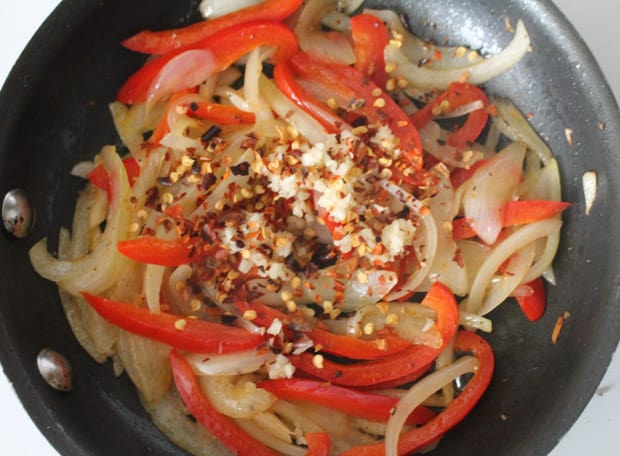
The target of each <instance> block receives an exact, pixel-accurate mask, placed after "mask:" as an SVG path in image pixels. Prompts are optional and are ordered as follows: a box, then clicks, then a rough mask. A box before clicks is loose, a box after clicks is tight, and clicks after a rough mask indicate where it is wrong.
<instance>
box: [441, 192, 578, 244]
mask: <svg viewBox="0 0 620 456" xmlns="http://www.w3.org/2000/svg"><path fill="white" fill-rule="evenodd" d="M569 206H570V203H567V202H563V201H548V200H530V201H528V200H524V201H510V202H508V203H506V205H505V206H504V210H503V211H504V223H503V226H504V227H508V226H516V225H526V224H528V223H533V222H537V221H539V220H544V219H546V218H549V217H553V216H555V215H557V214H559V213H561V212H562V211H563V210H564V209H566V208H567V207H569ZM475 236H476V232H475V231H474V229H473V228H472V227H471V225H470V224H469V222H468V220H467V219H466V218H460V219H456V220H454V221H453V222H452V238H453V239H454V240H455V241H459V240H461V239H469V238H472V237H475Z"/></svg>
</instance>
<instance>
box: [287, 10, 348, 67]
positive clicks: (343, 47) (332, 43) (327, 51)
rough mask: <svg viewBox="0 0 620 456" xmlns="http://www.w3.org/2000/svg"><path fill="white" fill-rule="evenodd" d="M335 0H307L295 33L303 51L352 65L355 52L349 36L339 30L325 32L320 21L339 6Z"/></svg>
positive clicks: (322, 58) (334, 61) (330, 60)
mask: <svg viewBox="0 0 620 456" xmlns="http://www.w3.org/2000/svg"><path fill="white" fill-rule="evenodd" d="M337 3H338V2H337V1H335V0H315V1H312V2H307V3H306V4H305V5H304V7H303V10H302V11H301V14H300V15H299V19H298V21H297V24H296V26H295V34H296V35H297V39H298V40H299V47H300V48H301V50H302V51H304V52H307V53H308V54H311V55H316V56H319V57H320V58H321V60H324V61H328V62H333V63H340V64H343V65H350V64H352V63H355V52H354V51H353V47H352V46H351V43H350V42H349V40H348V39H347V37H346V36H345V35H344V34H342V33H339V32H334V31H330V32H323V31H321V30H320V21H321V19H322V18H323V16H325V14H327V13H328V12H329V11H333V10H335V9H336V8H337V6H338V5H337Z"/></svg>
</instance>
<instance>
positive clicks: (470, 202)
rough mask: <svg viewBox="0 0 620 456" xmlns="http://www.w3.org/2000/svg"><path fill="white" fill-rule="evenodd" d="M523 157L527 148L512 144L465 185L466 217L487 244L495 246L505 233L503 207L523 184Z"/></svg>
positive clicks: (464, 204)
mask: <svg viewBox="0 0 620 456" xmlns="http://www.w3.org/2000/svg"><path fill="white" fill-rule="evenodd" d="M524 156H525V145H524V144H523V143H512V144H511V145H509V146H508V147H506V148H505V149H503V150H502V151H501V152H499V153H498V154H497V155H496V156H494V157H493V158H491V159H490V160H489V161H488V162H487V163H485V164H484V165H483V166H481V167H480V168H479V169H478V170H477V171H476V172H475V173H474V175H473V176H472V178H471V179H470V180H469V181H468V182H467V184H466V185H467V189H466V190H465V194H464V195H463V206H464V209H465V217H466V218H467V220H468V221H469V224H470V225H471V227H472V228H473V230H474V231H475V232H476V234H477V235H478V237H479V238H480V239H482V240H483V241H484V242H486V243H487V244H493V243H494V242H495V240H496V239H497V236H498V235H499V233H500V231H501V229H502V226H503V222H504V213H503V207H504V206H505V205H506V203H507V202H508V201H510V200H511V199H512V197H513V195H514V193H515V191H516V188H517V185H518V184H519V182H520V181H521V172H522V171H521V170H522V164H523V157H524Z"/></svg>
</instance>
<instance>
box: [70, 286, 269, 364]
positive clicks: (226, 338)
mask: <svg viewBox="0 0 620 456" xmlns="http://www.w3.org/2000/svg"><path fill="white" fill-rule="evenodd" d="M82 296H83V297H84V299H86V301H88V303H89V304H90V305H91V306H92V307H93V309H95V310H96V311H97V313H98V314H99V315H101V316H102V317H103V318H104V319H105V320H107V321H109V322H110V323H112V324H113V325H116V326H118V327H119V328H122V329H124V330H126V331H129V332H130V333H133V334H137V335H139V336H144V337H147V338H149V339H153V340H156V341H159V342H162V343H164V344H168V345H170V346H172V347H174V348H178V349H180V350H187V351H190V352H193V353H204V354H225V353H234V352H239V351H243V350H249V349H251V348H255V347H258V346H259V345H261V344H262V343H263V342H264V338H263V337H262V336H260V335H258V334H252V333H250V332H248V331H246V330H245V329H241V328H235V327H231V326H225V325H221V324H217V323H211V322H208V321H203V320H195V319H191V318H187V319H185V318H183V317H180V316H178V315H173V314H169V313H163V312H162V313H159V314H153V313H151V312H150V311H149V310H148V309H145V308H143V307H138V306H135V305H132V304H127V303H123V302H117V301H112V300H110V299H105V298H102V297H100V296H94V295H91V294H88V293H82ZM180 320H181V321H183V322H184V323H181V325H182V326H180V324H179V321H180ZM178 328H181V329H178Z"/></svg>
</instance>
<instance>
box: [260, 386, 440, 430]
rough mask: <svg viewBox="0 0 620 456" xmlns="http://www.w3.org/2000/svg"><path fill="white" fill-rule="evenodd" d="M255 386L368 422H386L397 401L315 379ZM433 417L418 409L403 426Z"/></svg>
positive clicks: (422, 422)
mask: <svg viewBox="0 0 620 456" xmlns="http://www.w3.org/2000/svg"><path fill="white" fill-rule="evenodd" d="M258 386H259V387H260V388H264V389H266V390H267V391H269V392H271V393H273V394H275V395H276V396H278V398H280V399H283V400H290V401H306V402H311V403H313V404H318V405H321V406H323V407H327V408H329V409H331V410H337V411H339V412H343V413H346V414H348V415H352V416H358V417H361V418H364V419H367V420H371V421H382V422H385V421H387V420H388V418H389V417H390V414H391V410H392V409H393V408H394V407H396V404H398V401H399V399H398V398H396V397H388V396H382V395H379V394H373V393H369V392H364V391H357V390H354V389H350V388H345V387H342V386H335V385H332V384H330V383H327V382H322V381H317V380H306V379H298V378H292V379H280V380H265V381H263V382H261V383H260V384H259V385H258ZM434 416H435V413H434V412H433V411H432V410H430V409H428V408H426V407H418V408H417V409H415V410H414V411H413V413H412V414H411V415H409V418H408V420H407V423H408V424H424V423H426V422H427V421H428V420H430V419H431V418H433V417H434Z"/></svg>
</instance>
